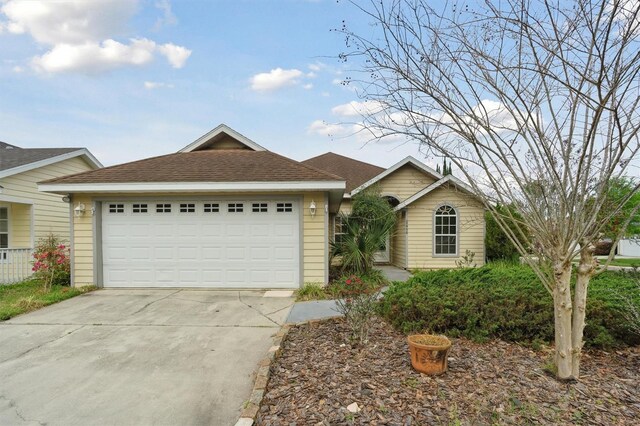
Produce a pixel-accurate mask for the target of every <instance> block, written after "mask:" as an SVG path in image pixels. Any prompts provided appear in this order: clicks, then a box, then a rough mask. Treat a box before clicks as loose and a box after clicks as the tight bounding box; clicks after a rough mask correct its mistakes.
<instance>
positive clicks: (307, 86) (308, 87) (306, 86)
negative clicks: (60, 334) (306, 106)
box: [302, 83, 313, 90]
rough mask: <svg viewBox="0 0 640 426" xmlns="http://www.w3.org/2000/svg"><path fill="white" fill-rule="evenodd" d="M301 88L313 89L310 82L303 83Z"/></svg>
mask: <svg viewBox="0 0 640 426" xmlns="http://www.w3.org/2000/svg"><path fill="white" fill-rule="evenodd" d="M302 88H303V89H305V90H310V89H313V84H311V83H307V84H305V85H304V86H302Z"/></svg>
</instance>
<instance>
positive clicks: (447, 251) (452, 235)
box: [433, 204, 458, 256]
mask: <svg viewBox="0 0 640 426" xmlns="http://www.w3.org/2000/svg"><path fill="white" fill-rule="evenodd" d="M433 237H434V242H433V253H434V254H435V255H445V256H456V255H457V254H458V213H457V212H456V209H455V208H453V207H452V206H449V205H446V204H445V205H443V206H440V207H438V208H437V209H436V211H435V213H434V232H433Z"/></svg>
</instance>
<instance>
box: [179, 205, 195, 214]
mask: <svg viewBox="0 0 640 426" xmlns="http://www.w3.org/2000/svg"><path fill="white" fill-rule="evenodd" d="M195 212H196V205H195V204H192V203H181V204H180V213H195Z"/></svg>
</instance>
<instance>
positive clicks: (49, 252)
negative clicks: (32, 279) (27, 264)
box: [32, 234, 71, 291]
mask: <svg viewBox="0 0 640 426" xmlns="http://www.w3.org/2000/svg"><path fill="white" fill-rule="evenodd" d="M33 259H34V260H33V268H32V270H33V272H34V275H35V276H36V277H37V278H39V279H41V280H42V281H43V283H44V289H45V290H47V291H48V290H49V289H50V288H51V286H52V285H69V284H70V282H71V262H70V258H69V247H68V246H66V245H65V244H63V241H62V240H61V239H60V238H59V237H57V236H55V235H54V234H49V235H47V236H46V237H44V238H42V239H40V240H39V241H38V243H37V244H36V247H35V249H34V251H33Z"/></svg>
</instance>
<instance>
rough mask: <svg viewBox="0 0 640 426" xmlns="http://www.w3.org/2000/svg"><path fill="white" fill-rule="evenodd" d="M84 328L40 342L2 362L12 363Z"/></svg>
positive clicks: (82, 326)
mask: <svg viewBox="0 0 640 426" xmlns="http://www.w3.org/2000/svg"><path fill="white" fill-rule="evenodd" d="M84 327H86V325H81V326H80V327H77V328H74V329H73V330H71V331H67V332H66V333H64V334H63V335H61V336H58V337H56V338H54V339H51V340H47V341H46V342H42V343H40V344H39V345H36V346H34V347H32V348H30V349H27V350H26V351H24V352H21V353H19V354H18V355H16V356H14V357H11V358H9V359H5V360H3V361H2V362H7V361H13V360H14V359H17V358H20V357H22V356H25V355H26V354H28V353H31V352H33V351H35V350H37V349H40V348H41V347H43V346H45V345H48V344H49V343H53V342H55V341H56V340H60V339H62V338H65V337H67V336H68V335H70V334H72V333H75V332H76V331H78V330H80V329H82V328H84Z"/></svg>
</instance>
